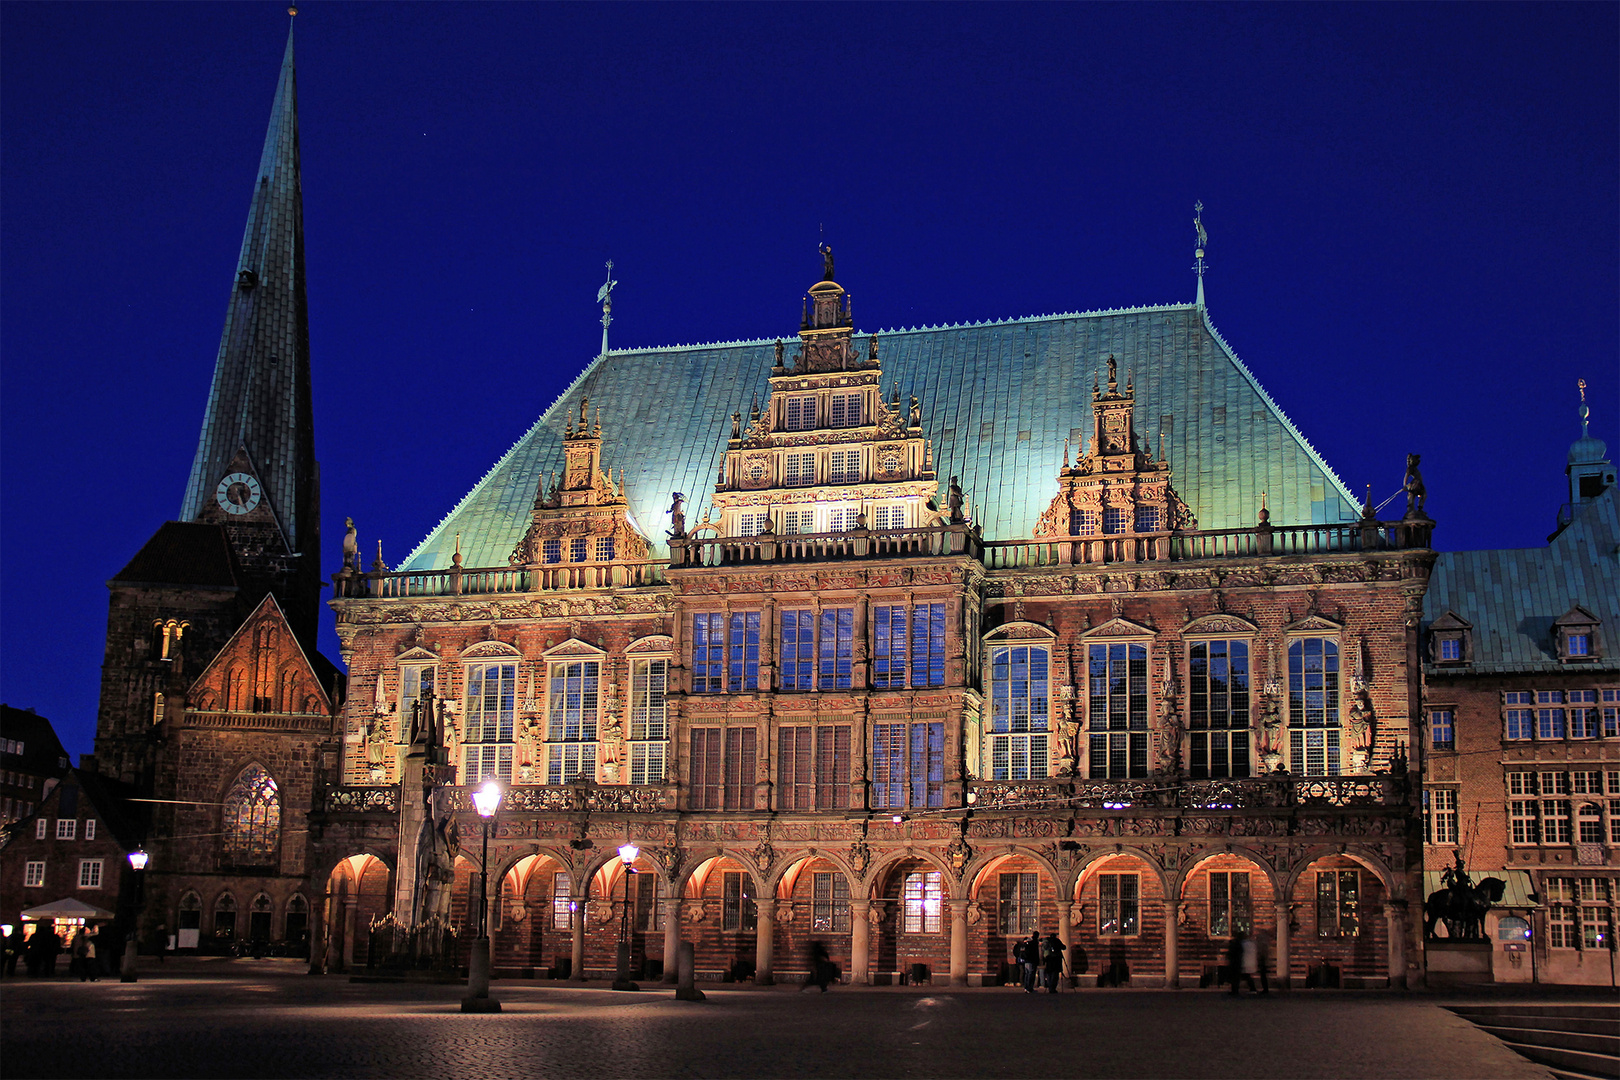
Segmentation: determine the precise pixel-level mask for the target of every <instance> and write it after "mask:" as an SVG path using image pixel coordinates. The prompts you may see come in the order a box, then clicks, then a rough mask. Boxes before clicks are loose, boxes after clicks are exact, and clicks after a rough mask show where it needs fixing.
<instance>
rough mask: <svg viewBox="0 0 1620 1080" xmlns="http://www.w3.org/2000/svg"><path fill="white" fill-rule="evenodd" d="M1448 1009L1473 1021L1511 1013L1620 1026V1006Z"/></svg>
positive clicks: (1504, 1006) (1453, 1006)
mask: <svg viewBox="0 0 1620 1080" xmlns="http://www.w3.org/2000/svg"><path fill="white" fill-rule="evenodd" d="M1446 1008H1448V1009H1450V1010H1451V1011H1452V1012H1454V1013H1456V1014H1457V1015H1458V1016H1463V1017H1467V1018H1468V1019H1470V1020H1472V1019H1473V1018H1474V1017H1476V1016H1485V1015H1496V1014H1502V1013H1511V1014H1514V1015H1517V1016H1580V1017H1587V1018H1590V1019H1594V1020H1609V1021H1612V1022H1614V1023H1617V1024H1620V1005H1526V1004H1518V1003H1515V1004H1508V1005H1448V1006H1446Z"/></svg>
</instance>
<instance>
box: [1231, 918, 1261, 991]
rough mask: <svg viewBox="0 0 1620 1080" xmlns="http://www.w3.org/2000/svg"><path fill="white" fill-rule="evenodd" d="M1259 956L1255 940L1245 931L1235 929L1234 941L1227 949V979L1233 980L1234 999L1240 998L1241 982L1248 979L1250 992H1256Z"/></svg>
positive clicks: (1233, 933) (1233, 932)
mask: <svg viewBox="0 0 1620 1080" xmlns="http://www.w3.org/2000/svg"><path fill="white" fill-rule="evenodd" d="M1258 955H1259V954H1258V953H1257V952H1256V950H1255V945H1254V941H1253V939H1251V938H1250V937H1248V935H1246V934H1244V933H1243V931H1241V930H1237V929H1234V930H1233V931H1232V941H1231V943H1230V944H1229V945H1228V946H1227V949H1226V966H1227V978H1229V979H1231V980H1232V996H1233V997H1237V996H1238V982H1239V980H1243V979H1247V980H1248V983H1249V990H1250V992H1251V993H1252V992H1253V991H1254V989H1255V986H1254V969H1255V964H1256V959H1257V957H1258Z"/></svg>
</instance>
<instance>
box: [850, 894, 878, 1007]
mask: <svg viewBox="0 0 1620 1080" xmlns="http://www.w3.org/2000/svg"><path fill="white" fill-rule="evenodd" d="M871 910H872V902H871V901H870V900H851V901H850V902H849V981H850V983H851V984H852V985H854V986H865V985H866V984H867V983H870V982H871V981H872V971H871V955H870V950H871V942H872V924H871V923H869V922H867V921H866V919H867V914H868V913H869V912H870V911H871Z"/></svg>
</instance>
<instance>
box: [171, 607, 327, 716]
mask: <svg viewBox="0 0 1620 1080" xmlns="http://www.w3.org/2000/svg"><path fill="white" fill-rule="evenodd" d="M186 705H187V708H189V709H191V710H194V711H197V712H229V713H260V714H269V715H281V716H331V715H332V714H333V708H332V700H331V698H330V697H329V696H328V695H327V691H326V688H325V687H323V686H322V685H321V681H320V678H319V677H318V676H317V675H316V674H315V669H314V667H313V666H312V665H311V664H310V662H309V657H308V656H307V655H305V653H304V650H303V647H302V646H301V645H299V643H298V639H297V637H296V636H294V634H293V632H292V627H291V625H290V624H289V623H288V622H287V616H286V615H285V614H284V613H283V612H282V610H281V605H280V604H278V603H277V602H276V598H275V596H274V595H273V594H272V595H267V596H266V597H265V598H264V600H263V601H262V602H260V604H259V606H258V607H257V608H256V609H255V610H254V612H253V614H252V615H249V616H248V618H247V621H246V622H244V623H243V624H242V625H241V626H239V627H238V628H237V630H236V633H234V634H232V635H231V638H230V640H229V641H227V642H226V643H225V647H224V648H222V649H220V651H219V653H218V654H217V655H216V656H215V657H214V658H213V659H212V660H210V661H209V662H208V666H207V667H206V668H204V669H203V671H202V674H201V675H199V676H198V677H197V681H196V682H194V683H192V685H191V689H190V690H189V691H187V693H186Z"/></svg>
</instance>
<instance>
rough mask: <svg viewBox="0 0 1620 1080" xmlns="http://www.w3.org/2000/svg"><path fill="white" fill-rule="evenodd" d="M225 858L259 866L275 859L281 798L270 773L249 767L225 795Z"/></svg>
mask: <svg viewBox="0 0 1620 1080" xmlns="http://www.w3.org/2000/svg"><path fill="white" fill-rule="evenodd" d="M224 825H225V828H224V833H225V859H226V861H227V862H230V863H236V864H239V865H240V864H246V865H262V864H265V863H270V862H273V861H274V860H275V854H276V845H277V843H278V842H279V841H280V839H281V795H280V793H279V792H278V791H277V790H276V782H275V780H274V779H272V778H271V776H270V774H269V773H267V772H265V771H264V769H263V768H261V767H260V766H258V765H249V766H248V767H247V768H245V769H243V770H242V775H240V776H238V777H237V778H236V783H234V784H232V785H231V790H230V791H229V792H228V793H227V794H226V795H225V820H224Z"/></svg>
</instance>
